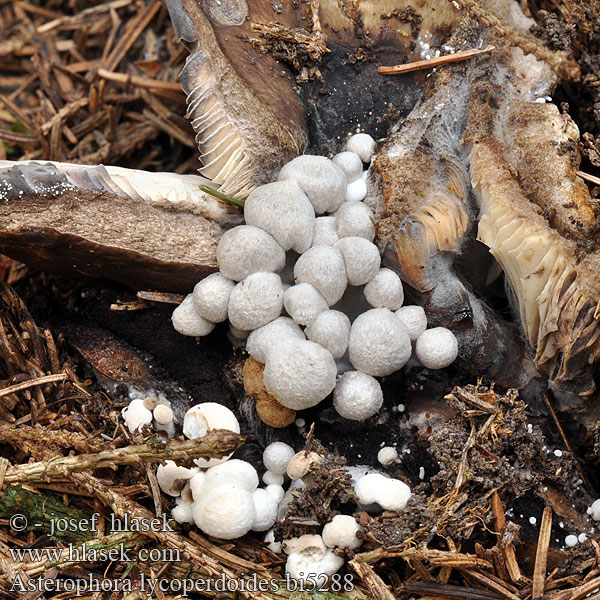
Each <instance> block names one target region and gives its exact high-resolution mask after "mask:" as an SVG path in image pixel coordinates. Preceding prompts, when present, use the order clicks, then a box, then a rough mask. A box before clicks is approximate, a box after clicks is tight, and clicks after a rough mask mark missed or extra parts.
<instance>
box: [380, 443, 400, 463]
mask: <svg viewBox="0 0 600 600" xmlns="http://www.w3.org/2000/svg"><path fill="white" fill-rule="evenodd" d="M377 460H378V461H379V462H380V463H381V464H382V465H391V464H392V463H394V462H396V460H398V451H397V450H396V448H393V447H392V446H384V447H383V448H382V449H381V450H380V451H379V452H378V453H377Z"/></svg>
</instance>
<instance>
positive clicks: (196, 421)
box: [183, 402, 240, 468]
mask: <svg viewBox="0 0 600 600" xmlns="http://www.w3.org/2000/svg"><path fill="white" fill-rule="evenodd" d="M212 429H227V430H229V431H233V432H234V433H239V432H240V424H239V422H238V420H237V418H236V416H235V415H234V414H233V412H231V411H230V410H229V409H228V408H227V407H226V406H223V405H221V404H218V403H217V402H202V403H200V404H196V405H195V406H192V408H190V409H189V410H188V411H187V412H186V413H185V416H184V418H183V435H185V437H187V438H188V439H190V440H194V439H197V438H200V437H203V436H204V435H206V433H207V432H208V431H211V430H212ZM232 454H233V453H232ZM229 456H231V454H230V455H229ZM229 456H224V457H223V458H208V459H206V458H196V459H195V460H194V462H195V463H196V464H197V465H198V466H199V467H203V468H207V467H214V466H215V465H219V464H221V463H224V462H225V461H226V460H228V459H229Z"/></svg>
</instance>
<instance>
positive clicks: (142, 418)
mask: <svg viewBox="0 0 600 600" xmlns="http://www.w3.org/2000/svg"><path fill="white" fill-rule="evenodd" d="M121 416H122V417H123V419H124V420H125V424H126V425H127V429H129V433H133V432H134V431H136V430H137V429H141V428H142V427H143V426H144V425H150V423H152V411H150V410H148V409H147V408H146V407H145V406H144V400H143V399H141V398H138V399H136V400H132V401H131V402H130V403H129V405H128V406H126V407H125V408H123V410H122V411H121Z"/></svg>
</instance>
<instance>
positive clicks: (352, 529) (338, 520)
mask: <svg viewBox="0 0 600 600" xmlns="http://www.w3.org/2000/svg"><path fill="white" fill-rule="evenodd" d="M360 530H361V529H360V525H359V524H358V521H357V520H356V519H355V518H354V517H351V516H350V515H336V516H335V517H333V519H332V520H331V521H330V522H329V523H327V524H326V525H325V527H323V533H322V534H321V535H322V536H323V542H324V543H325V545H326V546H329V548H349V549H351V550H354V549H355V548H358V547H359V546H360V545H361V544H362V539H360V538H359V537H358V534H359V532H360Z"/></svg>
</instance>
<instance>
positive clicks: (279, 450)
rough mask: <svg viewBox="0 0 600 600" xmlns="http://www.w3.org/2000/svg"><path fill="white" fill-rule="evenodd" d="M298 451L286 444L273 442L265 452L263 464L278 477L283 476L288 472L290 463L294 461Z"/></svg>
mask: <svg viewBox="0 0 600 600" xmlns="http://www.w3.org/2000/svg"><path fill="white" fill-rule="evenodd" d="M294 454H296V451H295V450H294V449H293V448H292V447H291V446H290V445H289V444H286V443H285V442H273V443H271V444H269V445H268V446H267V447H266V448H265V450H264V452H263V464H264V465H265V467H266V468H267V470H269V471H271V472H272V473H276V474H277V475H283V474H284V473H285V472H286V471H287V467H288V463H289V462H290V460H292V458H293V456H294Z"/></svg>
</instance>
